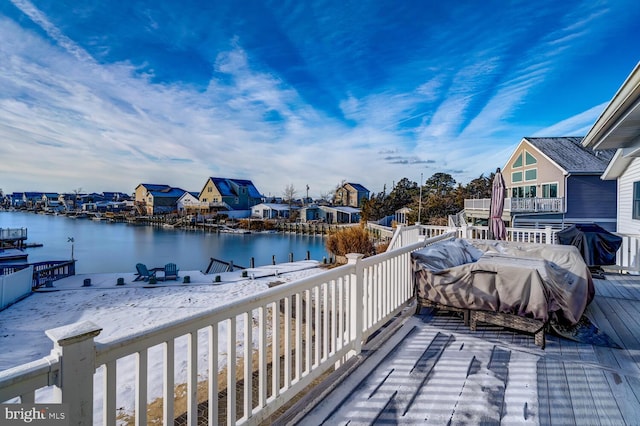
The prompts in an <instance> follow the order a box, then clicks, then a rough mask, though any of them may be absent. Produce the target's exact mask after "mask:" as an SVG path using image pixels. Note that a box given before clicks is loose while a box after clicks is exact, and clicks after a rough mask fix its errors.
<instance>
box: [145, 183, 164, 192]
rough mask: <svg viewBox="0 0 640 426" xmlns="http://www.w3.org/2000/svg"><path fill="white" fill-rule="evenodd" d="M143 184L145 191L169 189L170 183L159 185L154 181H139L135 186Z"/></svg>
mask: <svg viewBox="0 0 640 426" xmlns="http://www.w3.org/2000/svg"><path fill="white" fill-rule="evenodd" d="M140 186H143V187H144V188H145V189H146V190H147V191H162V190H163V189H170V188H171V186H170V185H161V184H155V183H141V184H140V185H138V186H137V187H136V188H138V187H140Z"/></svg>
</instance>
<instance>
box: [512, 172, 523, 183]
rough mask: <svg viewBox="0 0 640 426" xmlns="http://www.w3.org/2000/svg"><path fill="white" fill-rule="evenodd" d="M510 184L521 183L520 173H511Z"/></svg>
mask: <svg viewBox="0 0 640 426" xmlns="http://www.w3.org/2000/svg"><path fill="white" fill-rule="evenodd" d="M511 182H522V172H513V173H511Z"/></svg>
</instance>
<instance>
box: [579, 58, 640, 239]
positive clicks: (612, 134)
mask: <svg viewBox="0 0 640 426" xmlns="http://www.w3.org/2000/svg"><path fill="white" fill-rule="evenodd" d="M583 145H584V146H585V147H586V148H590V149H594V150H596V152H602V151H601V150H605V151H607V150H611V149H615V150H616V152H615V155H614V157H613V159H612V160H611V162H610V163H609V166H608V167H607V169H606V170H605V171H604V173H603V174H602V179H604V180H606V181H607V182H610V183H612V184H615V183H617V231H618V232H619V233H623V234H632V235H637V234H638V233H639V231H640V63H638V64H637V65H636V67H635V68H634V69H633V71H632V72H631V74H629V76H628V77H627V79H626V80H625V81H624V83H623V84H622V86H621V87H620V88H619V89H618V91H617V93H616V94H615V95H614V97H613V99H612V100H611V101H610V102H609V104H608V105H607V107H606V108H605V109H604V111H603V112H602V114H601V115H600V117H598V119H597V120H596V122H595V123H594V125H593V126H592V127H591V129H590V130H589V132H588V133H587V135H586V136H585V137H584V140H583Z"/></svg>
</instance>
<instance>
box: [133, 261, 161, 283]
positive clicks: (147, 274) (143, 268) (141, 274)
mask: <svg viewBox="0 0 640 426" xmlns="http://www.w3.org/2000/svg"><path fill="white" fill-rule="evenodd" d="M136 270H137V271H138V276H137V277H135V279H134V281H140V280H143V281H149V278H151V277H155V276H156V271H155V270H154V271H149V270H148V269H147V265H145V264H143V263H138V264H137V265H136Z"/></svg>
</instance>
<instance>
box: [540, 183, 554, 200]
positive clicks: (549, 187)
mask: <svg viewBox="0 0 640 426" xmlns="http://www.w3.org/2000/svg"><path fill="white" fill-rule="evenodd" d="M557 196H558V184H557V183H543V184H542V197H544V198H556V197H557Z"/></svg>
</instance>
